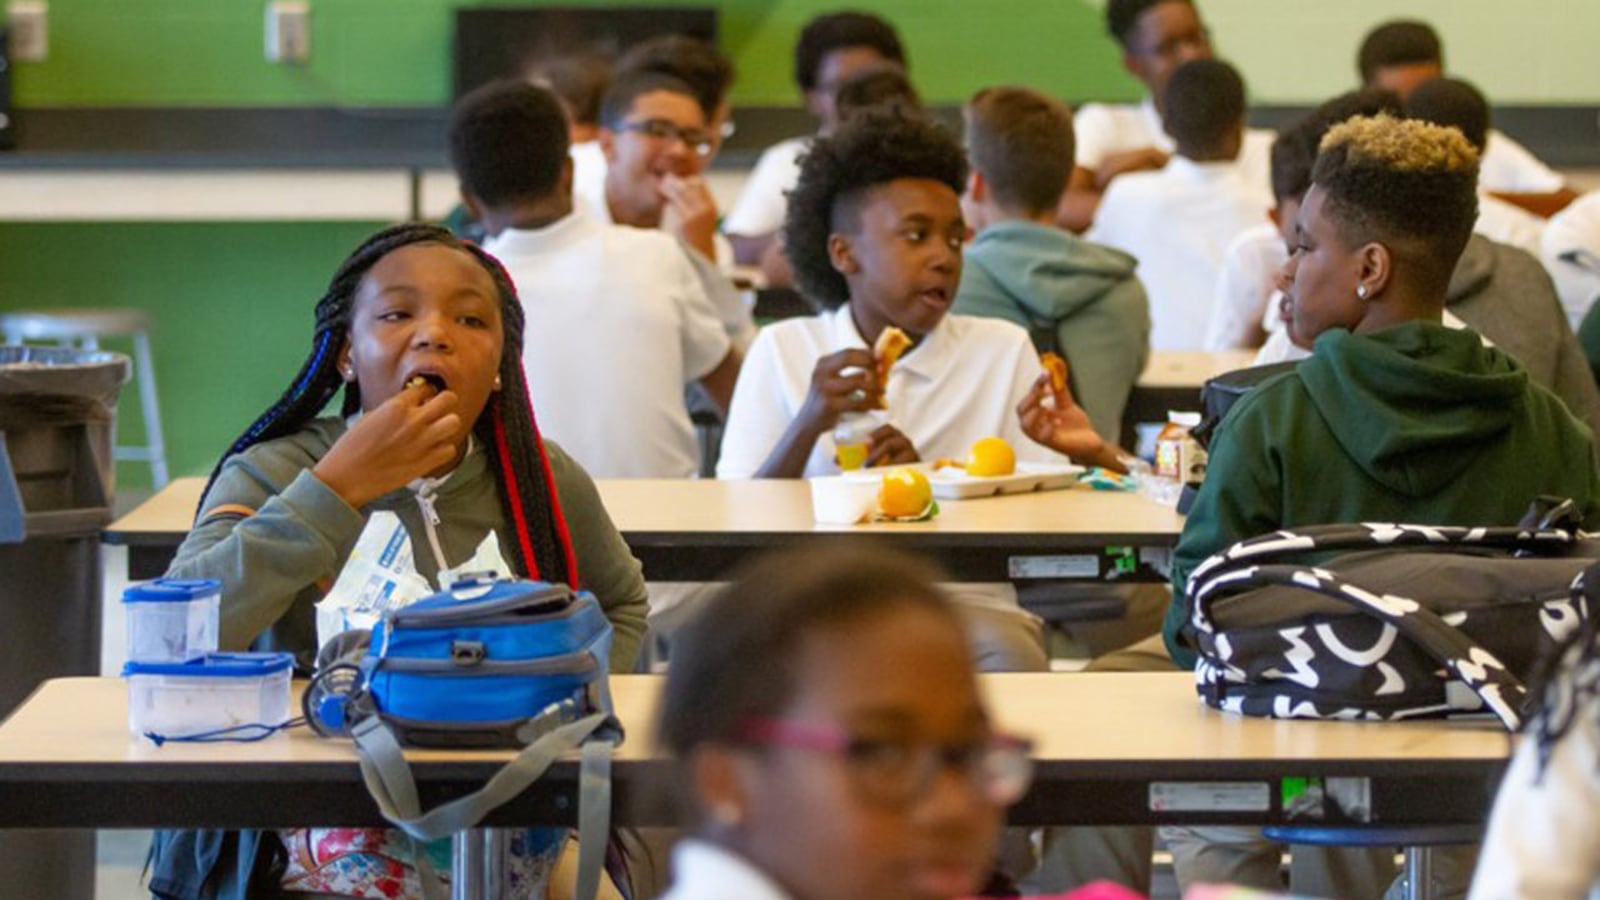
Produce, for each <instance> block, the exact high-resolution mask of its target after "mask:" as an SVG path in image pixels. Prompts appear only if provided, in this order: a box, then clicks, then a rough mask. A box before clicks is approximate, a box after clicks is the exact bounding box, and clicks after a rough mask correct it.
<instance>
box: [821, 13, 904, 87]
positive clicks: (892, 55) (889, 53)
mask: <svg viewBox="0 0 1600 900" xmlns="http://www.w3.org/2000/svg"><path fill="white" fill-rule="evenodd" d="M850 47H871V48H872V49H873V50H876V51H877V52H878V55H879V56H882V57H883V58H884V59H887V60H889V61H890V62H893V63H896V64H897V65H899V66H900V68H902V69H904V68H908V65H907V63H906V51H905V48H904V47H902V46H901V45H900V35H899V34H897V33H896V32H895V30H894V26H893V25H890V24H889V23H888V22H886V21H884V20H883V19H880V18H878V17H877V16H875V15H872V14H871V13H864V12H836V13H828V14H827V15H821V16H817V17H816V18H815V19H812V20H811V21H810V22H807V23H806V27H805V28H804V29H803V30H802V31H801V32H800V39H799V40H798V41H796V42H795V45H794V80H795V83H796V84H798V85H800V90H802V91H811V90H815V89H816V87H817V71H818V70H819V69H821V68H822V61H823V59H825V58H826V57H827V55H828V54H829V53H832V52H834V51H836V50H845V49H848V48H850Z"/></svg>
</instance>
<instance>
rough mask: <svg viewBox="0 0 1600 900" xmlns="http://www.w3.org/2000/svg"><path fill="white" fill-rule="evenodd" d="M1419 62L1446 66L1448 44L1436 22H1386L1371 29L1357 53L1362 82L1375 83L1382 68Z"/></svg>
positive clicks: (1409, 20)
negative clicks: (1435, 24)
mask: <svg viewBox="0 0 1600 900" xmlns="http://www.w3.org/2000/svg"><path fill="white" fill-rule="evenodd" d="M1419 63H1437V64H1439V65H1440V66H1443V65H1444V46H1443V45H1442V44H1440V43H1439V33H1438V32H1437V31H1434V30H1433V26H1432V25H1429V24H1428V23H1427V22H1421V21H1418V20H1416V19H1395V20H1394V21H1391V22H1384V23H1383V24H1382V25H1379V26H1378V27H1376V28H1374V29H1372V30H1371V31H1369V32H1367V36H1366V37H1365V38H1364V39H1363V40H1362V41H1361V49H1360V51H1358V52H1357V53H1356V71H1357V72H1359V73H1360V75H1361V83H1362V84H1371V83H1372V78H1373V76H1374V75H1376V74H1378V70H1379V69H1386V68H1388V67H1390V66H1406V65H1417V64H1419Z"/></svg>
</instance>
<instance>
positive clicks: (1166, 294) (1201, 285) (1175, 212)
mask: <svg viewBox="0 0 1600 900" xmlns="http://www.w3.org/2000/svg"><path fill="white" fill-rule="evenodd" d="M1271 205H1272V198H1271V197H1270V196H1269V195H1268V193H1267V192H1266V190H1265V188H1264V187H1257V186H1255V185H1253V184H1252V183H1251V182H1249V181H1248V180H1247V179H1246V177H1245V175H1244V173H1243V171H1242V170H1241V169H1240V167H1239V165H1238V163H1237V162H1205V163H1197V162H1194V161H1192V160H1189V159H1185V158H1184V157H1181V156H1174V157H1172V159H1171V160H1169V161H1168V162H1167V165H1166V167H1165V168H1163V169H1161V170H1160V171H1157V172H1131V173H1129V174H1127V175H1123V176H1120V177H1118V178H1117V179H1116V180H1114V181H1112V182H1111V184H1110V185H1109V186H1108V187H1107V188H1106V192H1105V194H1104V195H1103V196H1102V197H1101V198H1100V207H1099V209H1098V210H1097V211H1096V212H1095V217H1094V225H1093V226H1091V227H1090V228H1089V231H1088V233H1087V234H1086V235H1085V237H1086V238H1088V239H1089V240H1091V241H1094V242H1095V243H1100V244H1108V245H1110V246H1112V247H1115V248H1117V249H1118V250H1122V251H1124V252H1126V253H1129V254H1131V255H1132V256H1133V257H1134V258H1136V259H1138V260H1139V268H1138V275H1139V280H1140V281H1142V282H1144V287H1145V292H1146V293H1147V294H1148V295H1149V297H1150V320H1151V326H1152V327H1151V329H1150V349H1152V350H1200V349H1202V348H1204V347H1205V342H1206V336H1207V334H1208V329H1209V328H1210V324H1211V308H1212V300H1213V295H1214V294H1215V292H1216V286H1217V277H1218V275H1219V273H1220V272H1221V270H1222V258H1223V254H1224V253H1225V252H1226V251H1227V249H1228V246H1229V245H1230V244H1232V243H1233V241H1234V239H1236V238H1237V237H1238V236H1239V235H1240V234H1241V233H1243V232H1244V231H1245V230H1246V229H1248V228H1252V227H1254V226H1256V225H1259V224H1261V223H1262V222H1265V221H1268V219H1267V210H1268V209H1269V208H1270V207H1271Z"/></svg>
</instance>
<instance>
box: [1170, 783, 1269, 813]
mask: <svg viewBox="0 0 1600 900" xmlns="http://www.w3.org/2000/svg"><path fill="white" fill-rule="evenodd" d="M1271 809H1272V790H1271V786H1270V785H1269V784H1268V783H1267V782H1265V781H1157V782H1153V783H1152V784H1151V785H1150V811H1151V812H1267V811H1269V810H1271Z"/></svg>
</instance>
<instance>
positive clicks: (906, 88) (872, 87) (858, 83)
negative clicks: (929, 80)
mask: <svg viewBox="0 0 1600 900" xmlns="http://www.w3.org/2000/svg"><path fill="white" fill-rule="evenodd" d="M890 105H898V106H900V107H901V108H902V109H903V110H904V111H906V112H910V113H916V112H920V111H921V110H922V99H921V98H920V97H918V96H917V89H916V88H915V87H913V86H912V84H911V79H909V78H907V77H906V73H905V70H904V69H901V68H900V67H899V66H887V65H886V66H883V67H881V68H876V69H869V70H867V71H865V72H862V73H860V74H858V75H856V76H855V77H853V78H849V79H847V80H846V81H845V82H844V83H843V84H841V85H839V89H838V90H837V91H834V94H833V108H834V110H835V112H836V113H837V114H838V116H839V118H840V119H841V120H843V119H844V118H845V117H846V116H851V115H855V114H856V113H859V112H861V111H862V110H865V109H872V108H874V107H879V106H890Z"/></svg>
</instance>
